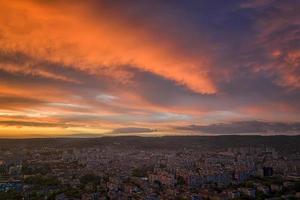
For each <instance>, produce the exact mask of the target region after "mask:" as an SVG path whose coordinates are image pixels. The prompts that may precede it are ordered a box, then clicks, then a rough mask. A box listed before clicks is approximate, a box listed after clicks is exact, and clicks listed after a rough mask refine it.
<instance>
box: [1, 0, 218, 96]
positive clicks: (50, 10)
mask: <svg viewBox="0 0 300 200" xmlns="http://www.w3.org/2000/svg"><path fill="white" fill-rule="evenodd" d="M89 11H90V10H89V8H88V7H87V6H86V5H84V4H83V3H79V4H77V6H74V5H71V4H66V3H58V2H53V3H49V2H48V3H47V2H46V3H45V2H42V3H41V2H38V1H33V0H31V1H21V0H15V1H13V2H12V1H5V0H0V13H1V14H0V23H1V27H0V34H1V39H0V46H1V47H0V48H1V50H3V51H12V52H23V53H25V54H26V55H30V56H32V57H35V58H38V59H39V58H42V59H47V60H49V61H52V62H58V63H63V64H64V65H65V66H68V67H75V68H77V69H79V70H82V71H85V72H88V73H90V74H95V75H97V74H101V71H102V70H103V69H105V68H107V67H109V68H116V67H117V68H118V67H126V66H128V65H130V66H132V67H135V68H138V69H141V70H144V71H148V72H151V73H154V74H156V75H159V76H162V77H164V78H166V79H170V80H172V81H174V82H176V83H178V84H180V85H184V86H186V87H187V88H189V89H190V90H192V91H194V92H197V93H206V94H211V93H215V92H216V91H217V88H216V86H215V84H214V82H213V80H212V79H211V78H210V76H209V72H210V70H211V69H210V67H211V64H210V61H209V60H208V59H207V55H187V54H185V53H183V52H181V51H180V49H179V48H178V46H176V41H174V39H172V36H170V39H169V40H168V41H165V40H164V41H157V38H155V37H153V34H154V33H153V32H151V31H150V30H147V29H146V28H141V27H134V28H133V26H132V25H131V24H130V22H128V21H126V20H121V19H122V18H126V15H125V16H123V15H124V14H123V13H120V14H119V16H118V17H117V18H115V17H110V13H109V12H114V11H112V10H110V11H109V12H108V11H106V10H105V7H104V6H103V7H100V6H99V10H98V13H97V16H96V17H94V16H91V14H89ZM114 14H116V13H114ZM25 70H26V69H25ZM15 71H16V70H15ZM36 74H37V75H41V76H48V77H50V76H51V75H49V74H45V73H44V72H43V73H41V72H39V73H36ZM122 75H124V74H113V72H112V74H111V76H112V77H114V78H116V76H117V78H119V79H124V78H126V77H123V76H122ZM126 75H127V74H125V76H126ZM118 76H121V77H118ZM50 78H51V77H50ZM56 78H59V79H62V78H63V77H56Z"/></svg>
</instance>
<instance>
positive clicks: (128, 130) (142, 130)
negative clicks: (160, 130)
mask: <svg viewBox="0 0 300 200" xmlns="http://www.w3.org/2000/svg"><path fill="white" fill-rule="evenodd" d="M155 131H156V130H154V129H149V128H141V127H126V128H117V129H114V130H113V131H112V133H114V134H131V133H133V134H134V133H151V132H155Z"/></svg>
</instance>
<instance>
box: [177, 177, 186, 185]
mask: <svg viewBox="0 0 300 200" xmlns="http://www.w3.org/2000/svg"><path fill="white" fill-rule="evenodd" d="M176 184H177V185H178V186H184V185H185V180H184V178H183V177H182V176H177V178H176Z"/></svg>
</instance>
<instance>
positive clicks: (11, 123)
mask: <svg viewBox="0 0 300 200" xmlns="http://www.w3.org/2000/svg"><path fill="white" fill-rule="evenodd" d="M0 125H1V126H17V127H23V126H29V127H60V128H67V127H73V126H74V125H72V124H62V123H48V122H36V121H0Z"/></svg>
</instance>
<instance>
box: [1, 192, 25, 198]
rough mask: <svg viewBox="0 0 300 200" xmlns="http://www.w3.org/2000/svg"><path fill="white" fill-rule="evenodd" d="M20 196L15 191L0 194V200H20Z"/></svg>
mask: <svg viewBox="0 0 300 200" xmlns="http://www.w3.org/2000/svg"><path fill="white" fill-rule="evenodd" d="M20 199H22V195H21V194H20V193H17V192H15V191H8V192H0V200H20Z"/></svg>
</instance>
